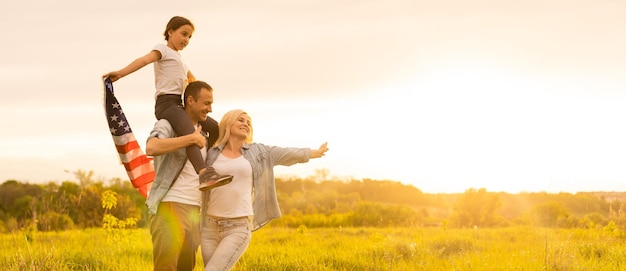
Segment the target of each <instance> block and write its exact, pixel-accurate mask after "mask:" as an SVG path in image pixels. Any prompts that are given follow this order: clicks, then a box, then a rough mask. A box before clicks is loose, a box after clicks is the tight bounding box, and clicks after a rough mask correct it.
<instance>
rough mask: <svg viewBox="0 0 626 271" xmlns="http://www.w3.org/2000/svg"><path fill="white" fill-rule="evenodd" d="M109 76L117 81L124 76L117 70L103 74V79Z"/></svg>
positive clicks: (113, 80) (112, 80)
mask: <svg viewBox="0 0 626 271" xmlns="http://www.w3.org/2000/svg"><path fill="white" fill-rule="evenodd" d="M107 77H108V78H109V80H111V82H115V81H117V80H118V79H120V78H122V76H120V74H119V72H117V71H114V72H110V73H107V74H105V75H103V76H102V79H104V78H107Z"/></svg>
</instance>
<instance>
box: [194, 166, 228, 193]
mask: <svg viewBox="0 0 626 271" xmlns="http://www.w3.org/2000/svg"><path fill="white" fill-rule="evenodd" d="M199 178H200V187H198V189H200V191H207V190H210V189H213V188H216V187H219V186H222V185H226V184H229V183H230V182H232V181H233V176H232V175H219V174H217V172H215V170H213V169H212V168H207V170H205V171H203V172H202V173H200V176H199Z"/></svg>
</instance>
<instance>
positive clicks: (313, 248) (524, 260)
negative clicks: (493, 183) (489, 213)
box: [0, 226, 626, 271]
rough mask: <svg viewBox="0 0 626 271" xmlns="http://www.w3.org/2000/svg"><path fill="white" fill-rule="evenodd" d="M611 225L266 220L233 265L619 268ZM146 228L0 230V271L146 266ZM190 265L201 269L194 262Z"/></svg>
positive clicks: (624, 259)
mask: <svg viewBox="0 0 626 271" xmlns="http://www.w3.org/2000/svg"><path fill="white" fill-rule="evenodd" d="M622 236H623V235H622V234H620V233H619V232H616V231H603V230H582V229H544V228H531V227H520V228H500V229H442V228H387V229H380V228H343V229H342V228H320V229H307V228H305V227H300V228H298V229H289V228H279V227H270V226H266V227H264V228H263V229H261V230H259V231H257V232H255V233H254V234H253V237H252V243H251V244H250V247H249V248H248V250H247V251H246V253H245V254H244V256H243V257H242V259H241V260H240V261H239V263H238V264H237V265H236V266H235V268H234V270H236V271H240V270H272V271H274V270H289V271H291V270H315V271H318V270H338V271H340V270H381V271H382V270H385V271H390V270H507V271H509V270H528V271H541V270H550V271H553V270H554V271H556V270H581V271H582V270H599V271H603V270H626V242H624V241H626V240H625V239H624V238H623V237H622ZM151 248H152V244H151V241H150V235H149V233H148V230H147V229H137V230H102V229H90V230H84V231H65V232H31V233H13V234H4V235H0V270H131V271H132V270H151V269H152V254H151ZM198 260H199V263H198V265H197V266H196V269H195V270H202V262H201V259H200V256H199V254H198Z"/></svg>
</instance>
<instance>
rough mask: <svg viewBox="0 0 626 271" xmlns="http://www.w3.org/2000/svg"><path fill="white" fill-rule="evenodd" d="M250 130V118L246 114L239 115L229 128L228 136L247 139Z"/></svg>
mask: <svg viewBox="0 0 626 271" xmlns="http://www.w3.org/2000/svg"><path fill="white" fill-rule="evenodd" d="M250 129H252V123H251V122H250V117H249V116H248V114H246V113H241V114H240V115H239V116H238V117H237V119H236V120H235V122H233V125H232V126H231V127H230V135H231V136H236V137H241V138H247V137H248V136H249V135H250Z"/></svg>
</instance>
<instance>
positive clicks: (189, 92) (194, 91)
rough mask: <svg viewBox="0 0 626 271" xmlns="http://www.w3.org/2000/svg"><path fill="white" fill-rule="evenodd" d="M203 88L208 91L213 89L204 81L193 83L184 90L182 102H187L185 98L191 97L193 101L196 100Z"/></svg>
mask: <svg viewBox="0 0 626 271" xmlns="http://www.w3.org/2000/svg"><path fill="white" fill-rule="evenodd" d="M203 88H206V89H208V90H209V91H213V88H212V87H211V86H210V85H209V84H208V83H207V82H204V81H193V82H191V83H189V84H188V85H187V88H185V95H184V97H183V102H187V97H189V96H191V97H193V98H194V99H198V95H199V94H200V90H202V89H203Z"/></svg>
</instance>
